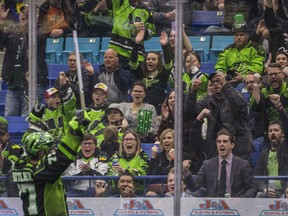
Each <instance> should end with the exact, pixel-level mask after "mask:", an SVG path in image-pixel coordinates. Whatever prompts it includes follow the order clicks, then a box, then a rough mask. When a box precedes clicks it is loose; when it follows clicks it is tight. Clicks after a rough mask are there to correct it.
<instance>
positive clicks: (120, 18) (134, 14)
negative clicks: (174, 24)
mask: <svg viewBox="0 0 288 216" xmlns="http://www.w3.org/2000/svg"><path fill="white" fill-rule="evenodd" d="M107 5H111V7H108V8H109V9H112V12H113V21H114V25H113V29H112V36H111V41H110V45H109V48H111V49H113V50H115V51H116V52H117V53H118V55H119V62H120V65H121V66H122V67H123V68H125V69H128V70H129V68H130V67H129V59H130V57H131V53H132V48H133V42H134V39H135V37H136V35H137V33H138V32H139V31H142V30H143V31H144V32H145V34H144V40H148V39H149V38H151V37H152V36H153V35H154V34H155V26H154V24H153V19H152V13H151V12H150V10H149V9H148V8H147V7H146V6H145V5H144V3H143V2H142V1H139V0H123V1H121V2H119V1H118V0H108V1H107ZM136 57H137V61H138V62H143V61H144V58H145V50H144V44H143V41H141V42H140V44H139V49H138V51H137V52H136ZM109 87H110V86H109Z"/></svg>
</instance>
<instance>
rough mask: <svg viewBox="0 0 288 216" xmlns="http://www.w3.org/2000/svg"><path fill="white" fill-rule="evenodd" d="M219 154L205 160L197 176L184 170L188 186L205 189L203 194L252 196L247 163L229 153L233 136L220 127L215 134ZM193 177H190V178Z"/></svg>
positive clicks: (249, 169)
mask: <svg viewBox="0 0 288 216" xmlns="http://www.w3.org/2000/svg"><path fill="white" fill-rule="evenodd" d="M216 143H217V150H218V156H216V157H214V158H212V159H210V160H205V161H204V162H203V165H202V167H201V169H200V170H199V172H198V173H197V175H196V176H195V177H193V178H192V176H191V175H188V172H187V171H186V172H185V173H184V175H185V176H188V177H187V178H186V183H187V185H189V186H190V188H192V190H193V191H194V190H196V189H198V188H200V187H205V188H206V193H205V194H204V196H205V197H224V196H225V195H226V194H228V195H230V196H231V197H255V195H256V188H255V185H254V180H253V173H252V168H251V166H250V165H249V162H248V161H246V160H242V159H240V158H238V157H236V156H235V155H234V154H233V153H232V149H233V148H234V146H235V141H234V137H233V135H232V134H231V133H229V132H228V131H227V130H225V129H221V130H220V131H219V132H218V134H217V137H216ZM191 178H192V179H191Z"/></svg>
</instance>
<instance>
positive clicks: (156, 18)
mask: <svg viewBox="0 0 288 216" xmlns="http://www.w3.org/2000/svg"><path fill="white" fill-rule="evenodd" d="M148 2H149V9H150V10H151V11H152V14H153V23H154V24H155V28H156V35H157V36H160V35H161V32H163V31H165V32H171V31H172V30H175V18H176V13H175V2H174V1H172V0H164V1H159V0H149V1H148ZM188 4H189V3H188V2H184V3H183V9H184V10H183V12H182V14H183V18H184V19H183V24H184V25H185V26H189V25H190V23H191V18H190V11H189V6H188Z"/></svg>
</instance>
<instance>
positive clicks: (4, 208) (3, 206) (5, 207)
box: [0, 200, 19, 216]
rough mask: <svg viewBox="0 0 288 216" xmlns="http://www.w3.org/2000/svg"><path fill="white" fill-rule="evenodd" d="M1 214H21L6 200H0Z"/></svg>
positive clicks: (14, 215)
mask: <svg viewBox="0 0 288 216" xmlns="http://www.w3.org/2000/svg"><path fill="white" fill-rule="evenodd" d="M0 215H13V216H16V215H19V214H18V213H17V211H16V210H15V209H11V208H9V207H8V205H7V204H6V203H5V201H4V200H0Z"/></svg>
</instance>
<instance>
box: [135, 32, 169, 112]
mask: <svg viewBox="0 0 288 216" xmlns="http://www.w3.org/2000/svg"><path fill="white" fill-rule="evenodd" d="M143 36H144V31H141V32H139V33H138V34H137V37H136V39H135V43H134V46H133V51H132V54H131V59H130V66H131V70H132V72H133V73H135V75H136V78H137V79H138V80H143V82H144V83H145V85H146V88H147V92H146V100H145V102H146V103H149V104H152V105H154V107H155V109H156V111H157V114H160V111H161V106H162V103H163V102H164V100H165V91H166V89H167V84H168V79H169V75H170V73H171V70H172V68H173V61H172V57H171V53H170V51H169V46H168V35H167V33H166V32H162V33H161V36H160V44H161V46H162V49H163V53H164V61H165V64H164V65H162V60H161V55H160V54H159V53H157V52H149V53H148V54H147V56H146V59H145V62H143V64H140V63H139V60H137V54H136V53H137V51H138V50H139V43H140V42H141V41H142V40H143Z"/></svg>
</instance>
